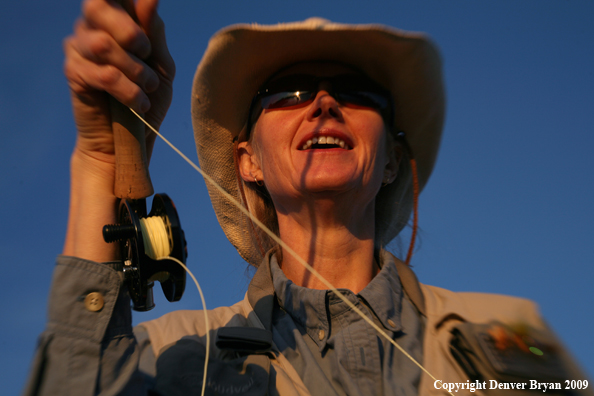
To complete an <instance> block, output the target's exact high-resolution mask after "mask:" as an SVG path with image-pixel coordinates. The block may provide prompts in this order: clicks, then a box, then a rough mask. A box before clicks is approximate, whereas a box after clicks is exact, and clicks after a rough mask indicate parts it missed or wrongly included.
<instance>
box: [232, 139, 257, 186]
mask: <svg viewBox="0 0 594 396" xmlns="http://www.w3.org/2000/svg"><path fill="white" fill-rule="evenodd" d="M237 161H238V165H239V175H240V176H241V178H242V179H243V181H244V182H246V183H254V182H256V180H258V181H261V180H262V179H263V175H262V170H261V169H260V164H259V162H258V158H257V156H256V155H255V153H254V148H253V147H252V145H251V144H250V143H249V142H241V143H239V144H238V145H237Z"/></svg>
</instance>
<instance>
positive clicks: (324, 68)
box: [268, 61, 363, 82]
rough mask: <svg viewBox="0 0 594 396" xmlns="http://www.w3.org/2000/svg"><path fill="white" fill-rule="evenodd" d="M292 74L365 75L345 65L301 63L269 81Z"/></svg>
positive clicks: (320, 62) (282, 70)
mask: <svg viewBox="0 0 594 396" xmlns="http://www.w3.org/2000/svg"><path fill="white" fill-rule="evenodd" d="M292 74H308V75H312V76H316V77H330V76H335V75H339V74H341V75H343V74H359V75H362V74H363V73H361V72H360V71H358V70H357V69H355V68H354V67H352V66H350V65H347V64H344V63H338V62H324V61H316V62H301V63H297V64H294V65H292V66H289V67H286V68H284V69H281V70H280V71H278V72H277V73H275V74H274V75H272V77H271V78H270V79H269V80H268V81H269V82H270V81H274V80H276V79H278V78H281V77H285V76H290V75H292Z"/></svg>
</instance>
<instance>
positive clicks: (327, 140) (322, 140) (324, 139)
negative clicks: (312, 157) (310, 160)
mask: <svg viewBox="0 0 594 396" xmlns="http://www.w3.org/2000/svg"><path fill="white" fill-rule="evenodd" d="M313 144H336V145H338V146H340V148H343V149H346V150H349V149H350V148H349V146H348V145H347V144H346V143H345V142H344V140H342V139H339V138H337V137H333V136H320V137H319V138H318V137H314V138H312V139H308V140H307V142H305V144H304V145H303V146H302V147H301V149H302V150H307V149H309V148H311V146H312V145H313Z"/></svg>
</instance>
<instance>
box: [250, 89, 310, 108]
mask: <svg viewBox="0 0 594 396" xmlns="http://www.w3.org/2000/svg"><path fill="white" fill-rule="evenodd" d="M311 97H312V94H311V92H299V91H297V92H278V93H275V94H270V95H265V96H262V98H261V102H262V108H264V109H280V108H283V107H291V106H299V105H301V104H304V103H305V102H307V101H308V100H310V98H311Z"/></svg>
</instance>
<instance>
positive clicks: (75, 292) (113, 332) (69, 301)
mask: <svg viewBox="0 0 594 396" xmlns="http://www.w3.org/2000/svg"><path fill="white" fill-rule="evenodd" d="M118 265H121V264H119V263H96V262H92V261H88V260H83V259H80V258H75V257H67V256H59V257H58V259H57V263H56V268H55V270H54V274H53V280H52V287H51V289H50V297H49V310H48V323H47V326H46V329H45V330H44V332H43V333H42V334H41V336H40V337H39V341H38V345H37V350H36V352H35V356H34V359H33V364H32V368H31V373H30V375H29V380H28V383H27V386H26V389H25V391H24V393H23V395H25V396H33V395H43V396H48V395H61V396H62V395H81V396H87V395H88V396H91V395H101V396H108V395H145V394H147V386H150V384H149V383H150V380H149V381H147V378H146V377H147V375H148V376H150V373H149V372H150V369H146V370H139V361H140V359H141V357H143V358H144V357H145V355H147V353H148V354H152V349H151V347H150V342H149V340H148V338H147V337H142V336H141V338H142V341H141V344H142V345H139V343H138V342H137V340H136V338H135V337H134V333H133V331H132V314H131V309H130V298H129V296H128V293H127V292H126V291H125V286H124V284H123V275H122V273H121V271H117V270H116V269H117V266H118ZM143 351H144V352H143ZM148 360H149V363H148V366H150V364H151V363H150V356H149V359H148ZM152 364H154V358H153V363H152ZM144 366H146V364H144ZM147 371H148V372H147Z"/></svg>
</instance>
